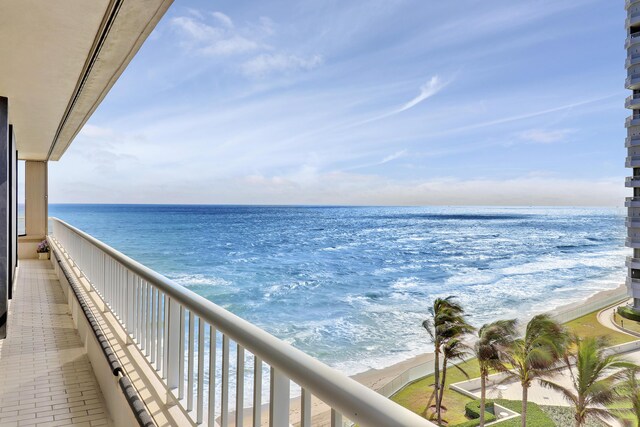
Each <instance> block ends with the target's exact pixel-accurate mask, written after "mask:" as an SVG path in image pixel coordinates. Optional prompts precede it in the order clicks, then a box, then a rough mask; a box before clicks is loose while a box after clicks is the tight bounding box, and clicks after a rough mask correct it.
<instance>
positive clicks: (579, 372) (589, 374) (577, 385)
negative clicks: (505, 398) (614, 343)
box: [540, 337, 635, 427]
mask: <svg viewBox="0 0 640 427" xmlns="http://www.w3.org/2000/svg"><path fill="white" fill-rule="evenodd" d="M572 344H573V348H572V352H571V353H567V355H566V356H565V357H564V361H565V364H566V366H567V369H568V370H569V374H570V376H571V383H572V384H571V385H572V387H571V388H567V387H564V386H561V385H559V384H556V383H554V382H552V381H549V380H540V382H541V383H542V385H544V386H545V387H548V388H550V389H552V390H556V391H558V392H560V393H561V394H562V395H563V396H564V398H565V399H566V400H568V401H569V402H570V403H571V404H572V406H573V410H574V411H575V412H574V414H573V417H574V419H575V421H576V427H581V426H582V425H584V423H585V421H586V420H587V418H595V419H598V420H600V421H603V422H606V420H608V419H611V418H614V415H613V414H612V411H611V410H609V409H607V405H610V404H612V403H614V402H617V401H621V400H623V396H622V395H621V394H619V393H618V392H617V391H616V389H615V388H614V386H615V385H617V383H618V382H619V380H620V379H622V378H623V377H624V376H625V375H626V371H625V369H627V370H628V369H632V368H633V367H635V365H634V364H633V363H631V362H628V361H625V360H624V359H622V358H621V357H620V356H619V355H616V354H609V355H607V354H606V342H605V341H604V340H602V339H598V338H593V337H588V338H579V337H573V338H572ZM632 376H634V375H632ZM634 381H635V376H634Z"/></svg>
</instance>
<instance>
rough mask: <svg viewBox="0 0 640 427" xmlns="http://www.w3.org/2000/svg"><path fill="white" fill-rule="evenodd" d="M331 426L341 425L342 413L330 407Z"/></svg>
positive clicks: (338, 426)
mask: <svg viewBox="0 0 640 427" xmlns="http://www.w3.org/2000/svg"><path fill="white" fill-rule="evenodd" d="M331 427H342V414H341V413H339V412H338V411H336V410H335V409H331Z"/></svg>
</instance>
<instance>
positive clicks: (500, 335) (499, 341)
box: [473, 319, 517, 427]
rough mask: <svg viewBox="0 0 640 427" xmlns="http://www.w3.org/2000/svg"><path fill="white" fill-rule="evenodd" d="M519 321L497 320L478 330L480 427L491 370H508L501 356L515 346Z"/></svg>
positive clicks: (482, 420)
mask: <svg viewBox="0 0 640 427" xmlns="http://www.w3.org/2000/svg"><path fill="white" fill-rule="evenodd" d="M516 325H517V321H516V320H514V319H511V320H497V321H495V322H492V323H487V324H485V325H483V326H482V327H481V328H480V329H479V330H478V340H477V341H476V343H475V345H474V347H473V350H474V353H475V356H476V359H477V360H478V365H479V366H480V427H484V411H485V406H486V399H487V378H488V377H489V371H490V370H491V369H496V370H502V371H504V370H506V368H505V367H504V365H503V364H502V360H501V358H500V354H501V353H502V352H503V351H504V350H505V349H506V348H507V347H509V346H511V345H512V344H513V340H514V339H515V337H516V334H517V330H516Z"/></svg>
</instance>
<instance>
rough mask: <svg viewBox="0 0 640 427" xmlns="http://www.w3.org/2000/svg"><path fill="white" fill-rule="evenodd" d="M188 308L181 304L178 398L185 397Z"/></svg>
mask: <svg viewBox="0 0 640 427" xmlns="http://www.w3.org/2000/svg"><path fill="white" fill-rule="evenodd" d="M186 315H187V314H186V310H185V308H184V306H180V359H179V362H178V371H179V378H178V399H183V398H184V338H185V336H184V327H185V324H184V323H185V316H186Z"/></svg>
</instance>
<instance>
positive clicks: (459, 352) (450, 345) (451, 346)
mask: <svg viewBox="0 0 640 427" xmlns="http://www.w3.org/2000/svg"><path fill="white" fill-rule="evenodd" d="M459 329H460V334H459V336H460V335H463V334H466V333H471V332H472V331H473V328H472V327H471V326H469V325H467V324H464V325H459ZM468 353H469V346H468V345H466V344H465V343H464V342H462V340H460V339H459V338H457V337H456V338H450V339H448V340H447V341H446V342H445V344H444V345H443V346H442V355H443V357H442V378H441V379H440V390H441V391H442V392H441V393H440V395H439V396H438V399H439V400H438V405H437V408H440V410H442V398H443V396H444V389H445V384H446V381H447V367H448V364H449V362H450V361H454V360H462V358H463V357H464V356H465V355H466V354H468ZM453 367H455V368H457V369H458V370H459V371H460V372H462V373H463V374H464V375H465V376H466V377H467V378H469V375H467V373H466V372H465V370H464V369H462V368H461V367H460V366H458V365H455V364H454V365H453ZM439 422H440V421H439Z"/></svg>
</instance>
